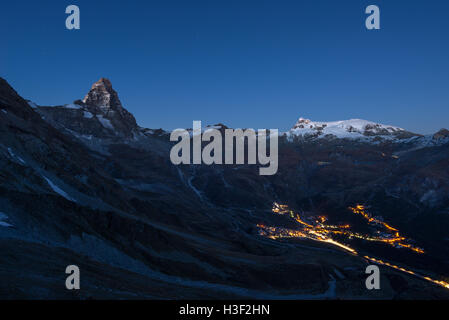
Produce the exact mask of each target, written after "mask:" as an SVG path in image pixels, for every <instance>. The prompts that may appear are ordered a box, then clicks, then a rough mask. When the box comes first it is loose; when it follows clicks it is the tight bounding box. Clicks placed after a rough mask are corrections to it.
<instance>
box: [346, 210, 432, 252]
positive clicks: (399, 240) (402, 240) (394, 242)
mask: <svg viewBox="0 0 449 320" xmlns="http://www.w3.org/2000/svg"><path fill="white" fill-rule="evenodd" d="M349 210H351V211H352V212H354V213H355V214H359V215H361V216H362V217H363V218H365V219H366V220H368V222H369V223H371V224H374V225H378V226H380V227H383V228H384V229H385V230H386V233H387V234H388V236H389V237H386V236H384V237H373V238H369V239H368V238H367V239H365V240H368V241H379V242H384V243H387V244H389V245H391V246H394V247H396V248H405V249H409V250H411V251H413V252H415V253H419V254H422V253H424V250H423V249H421V248H418V247H415V246H413V245H411V244H409V243H407V242H406V241H407V240H408V239H407V238H406V237H403V236H401V235H400V234H399V230H398V229H396V228H393V227H392V226H390V225H389V224H387V223H385V222H383V221H381V220H379V219H376V218H373V217H371V215H370V214H369V213H368V212H367V211H366V208H365V207H364V206H362V205H357V206H355V207H349Z"/></svg>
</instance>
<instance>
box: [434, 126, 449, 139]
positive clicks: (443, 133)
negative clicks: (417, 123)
mask: <svg viewBox="0 0 449 320" xmlns="http://www.w3.org/2000/svg"><path fill="white" fill-rule="evenodd" d="M447 138H449V130H447V129H441V130H440V131H438V132H437V133H435V134H434V135H433V139H435V140H443V139H447Z"/></svg>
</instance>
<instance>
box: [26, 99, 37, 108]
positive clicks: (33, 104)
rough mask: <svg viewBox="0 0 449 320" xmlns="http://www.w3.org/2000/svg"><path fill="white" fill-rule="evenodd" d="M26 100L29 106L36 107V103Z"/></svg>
mask: <svg viewBox="0 0 449 320" xmlns="http://www.w3.org/2000/svg"><path fill="white" fill-rule="evenodd" d="M27 102H28V105H29V106H30V107H31V108H33V109H36V108H37V105H36V104H35V103H34V102H33V101H27Z"/></svg>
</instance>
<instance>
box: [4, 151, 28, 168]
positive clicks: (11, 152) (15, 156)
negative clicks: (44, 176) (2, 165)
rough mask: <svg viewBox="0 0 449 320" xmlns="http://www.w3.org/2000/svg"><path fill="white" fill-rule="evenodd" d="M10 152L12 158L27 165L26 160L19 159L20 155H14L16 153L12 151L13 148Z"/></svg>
mask: <svg viewBox="0 0 449 320" xmlns="http://www.w3.org/2000/svg"><path fill="white" fill-rule="evenodd" d="M8 152H9V155H10V156H11V158H13V159H17V160H19V162H20V163H21V164H26V162H25V160H23V159H22V158H21V157H19V156H18V155H16V154H15V153H14V151H12V149H11V148H8Z"/></svg>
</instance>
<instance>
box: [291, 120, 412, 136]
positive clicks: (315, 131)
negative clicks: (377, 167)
mask: <svg viewBox="0 0 449 320" xmlns="http://www.w3.org/2000/svg"><path fill="white" fill-rule="evenodd" d="M286 134H287V136H288V137H290V138H294V137H303V138H330V139H331V138H338V139H361V140H370V141H371V140H379V139H409V138H412V137H419V136H420V135H418V134H415V133H412V132H409V131H406V130H404V129H402V128H399V127H395V126H390V125H384V124H380V123H376V122H372V121H367V120H362V119H351V120H342V121H331V122H317V121H311V120H309V119H304V118H299V120H298V121H297V122H296V124H295V125H294V126H293V128H292V129H291V130H290V131H288V132H287V133H286Z"/></svg>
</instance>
